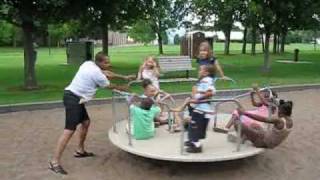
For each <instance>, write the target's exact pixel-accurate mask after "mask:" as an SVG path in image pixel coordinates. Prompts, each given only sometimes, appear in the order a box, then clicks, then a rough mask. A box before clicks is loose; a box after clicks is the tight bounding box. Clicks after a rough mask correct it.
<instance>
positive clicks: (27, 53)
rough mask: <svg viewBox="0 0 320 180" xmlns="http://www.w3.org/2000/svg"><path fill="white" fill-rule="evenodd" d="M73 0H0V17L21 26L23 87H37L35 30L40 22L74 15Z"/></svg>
mask: <svg viewBox="0 0 320 180" xmlns="http://www.w3.org/2000/svg"><path fill="white" fill-rule="evenodd" d="M75 4H77V5H79V4H80V3H79V2H77V1H74V0H69V1H65V0H37V1H29V0H20V1H17V0H1V1H0V19H4V20H5V21H7V22H9V23H11V24H13V25H15V26H17V27H21V29H22V31H23V38H24V41H23V42H24V87H25V88H26V89H35V88H38V83H37V79H36V71H35V64H36V58H37V57H36V56H37V55H36V51H35V47H34V40H35V32H36V30H37V28H39V27H41V26H42V24H46V23H48V22H50V21H52V22H53V21H60V20H61V19H63V18H64V17H68V16H69V15H70V16H71V15H74V11H72V10H74V9H76V7H78V6H76V5H75Z"/></svg>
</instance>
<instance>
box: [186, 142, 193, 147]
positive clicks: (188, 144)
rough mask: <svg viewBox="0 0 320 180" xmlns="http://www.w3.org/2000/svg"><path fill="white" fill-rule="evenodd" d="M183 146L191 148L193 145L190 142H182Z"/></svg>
mask: <svg viewBox="0 0 320 180" xmlns="http://www.w3.org/2000/svg"><path fill="white" fill-rule="evenodd" d="M184 145H185V146H188V147H189V146H193V144H192V142H191V141H186V142H184Z"/></svg>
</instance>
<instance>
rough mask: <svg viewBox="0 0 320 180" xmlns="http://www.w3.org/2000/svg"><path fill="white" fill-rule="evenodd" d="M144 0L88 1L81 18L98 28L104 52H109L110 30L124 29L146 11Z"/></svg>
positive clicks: (92, 26)
mask: <svg viewBox="0 0 320 180" xmlns="http://www.w3.org/2000/svg"><path fill="white" fill-rule="evenodd" d="M146 3H147V1H144V0H131V1H127V0H108V1H106V0H95V1H88V4H87V5H88V7H87V11H85V14H84V16H82V18H81V20H82V22H83V23H86V24H90V26H91V28H98V29H99V31H100V33H101V37H102V49H103V52H104V53H106V54H108V41H109V40H108V31H109V30H123V29H125V28H126V27H127V26H128V25H130V24H133V23H134V22H135V21H136V20H137V19H139V18H141V17H142V16H143V14H144V13H145V7H146Z"/></svg>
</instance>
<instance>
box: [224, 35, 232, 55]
mask: <svg viewBox="0 0 320 180" xmlns="http://www.w3.org/2000/svg"><path fill="white" fill-rule="evenodd" d="M230 34H231V29H230V30H226V31H225V32H224V36H225V41H224V54H225V55H229V54H230Z"/></svg>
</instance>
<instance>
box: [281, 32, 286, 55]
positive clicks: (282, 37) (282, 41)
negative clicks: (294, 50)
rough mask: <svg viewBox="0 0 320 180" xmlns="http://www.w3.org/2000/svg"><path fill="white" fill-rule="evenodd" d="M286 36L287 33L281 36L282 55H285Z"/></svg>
mask: <svg viewBox="0 0 320 180" xmlns="http://www.w3.org/2000/svg"><path fill="white" fill-rule="evenodd" d="M286 36H287V33H282V34H281V47H280V53H284V49H285V44H286Z"/></svg>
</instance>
